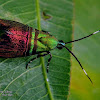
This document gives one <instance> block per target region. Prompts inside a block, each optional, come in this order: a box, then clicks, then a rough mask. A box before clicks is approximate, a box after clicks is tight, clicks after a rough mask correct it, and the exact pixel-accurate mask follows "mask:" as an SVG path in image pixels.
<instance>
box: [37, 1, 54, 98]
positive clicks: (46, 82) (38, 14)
mask: <svg viewBox="0 0 100 100" xmlns="http://www.w3.org/2000/svg"><path fill="white" fill-rule="evenodd" d="M36 13H37V27H38V29H39V30H41V21H40V20H41V17H40V6H39V0H36ZM40 61H41V65H42V71H43V76H44V80H45V84H46V88H47V91H48V94H49V97H50V100H53V96H52V93H51V90H50V86H49V83H48V81H47V79H48V78H47V73H46V70H45V68H46V67H45V64H44V58H43V57H41V58H40Z"/></svg>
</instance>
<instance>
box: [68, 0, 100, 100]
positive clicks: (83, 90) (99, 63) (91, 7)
mask: <svg viewBox="0 0 100 100" xmlns="http://www.w3.org/2000/svg"><path fill="white" fill-rule="evenodd" d="M74 4H75V6H74V7H75V9H74V27H73V28H74V35H73V38H74V39H78V38H81V37H83V36H86V35H89V34H91V33H93V32H95V31H97V30H100V0H74ZM73 52H74V54H75V55H76V56H77V57H78V59H79V60H80V61H81V64H82V65H83V67H84V69H85V70H86V71H87V73H88V75H89V76H90V78H91V79H92V81H93V85H92V84H91V83H90V81H89V80H88V78H87V77H86V75H85V74H84V72H83V71H82V70H81V68H80V66H79V65H78V63H77V62H76V60H75V59H74V58H73V57H72V69H71V87H70V97H69V100H100V53H99V52H100V33H98V34H96V35H93V36H92V37H90V38H87V39H84V40H82V41H79V42H75V43H73Z"/></svg>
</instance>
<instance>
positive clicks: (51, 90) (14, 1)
mask: <svg viewBox="0 0 100 100" xmlns="http://www.w3.org/2000/svg"><path fill="white" fill-rule="evenodd" d="M72 14H73V2H72V0H1V1H0V18H3V19H7V20H9V19H10V20H14V21H18V22H21V23H23V24H28V25H29V26H31V27H33V28H36V29H40V30H45V31H49V32H50V34H52V35H54V36H55V37H56V38H57V39H58V40H63V41H65V42H68V41H71V40H72V25H71V22H72V17H73V15H72ZM68 48H69V49H71V44H70V45H68ZM51 53H52V60H51V62H50V68H49V73H46V66H47V61H48V58H49V56H47V57H44V58H39V59H36V60H34V61H33V62H32V63H30V64H29V66H30V68H29V69H25V66H26V63H27V62H28V61H29V60H30V59H31V58H32V57H33V56H34V57H35V56H36V55H33V56H30V57H21V58H8V59H4V58H0V92H1V93H0V95H1V96H0V99H1V100H40V99H41V100H66V99H67V97H68V93H69V84H70V66H71V63H70V54H69V52H68V51H67V50H65V49H62V50H58V49H55V50H53V51H51ZM7 91H8V92H9V93H7Z"/></svg>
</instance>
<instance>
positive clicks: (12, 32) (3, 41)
mask: <svg viewBox="0 0 100 100" xmlns="http://www.w3.org/2000/svg"><path fill="white" fill-rule="evenodd" d="M31 32H32V28H31V27H28V26H27V25H24V24H21V23H19V22H15V21H10V20H3V19H0V57H5V58H9V57H11V58H12V57H21V56H25V55H26V53H27V50H28V45H29V41H30V40H29V39H30V37H31Z"/></svg>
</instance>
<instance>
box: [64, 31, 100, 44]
mask: <svg viewBox="0 0 100 100" xmlns="http://www.w3.org/2000/svg"><path fill="white" fill-rule="evenodd" d="M99 32H100V30H98V31H96V32H94V33H92V34H90V35H88V36H85V37H83V38H80V39H77V40H73V41H70V42H66V43H65V44H68V43H72V42H76V41H80V40H83V39H85V38H87V37H90V36H92V35H94V34H97V33H99Z"/></svg>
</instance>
